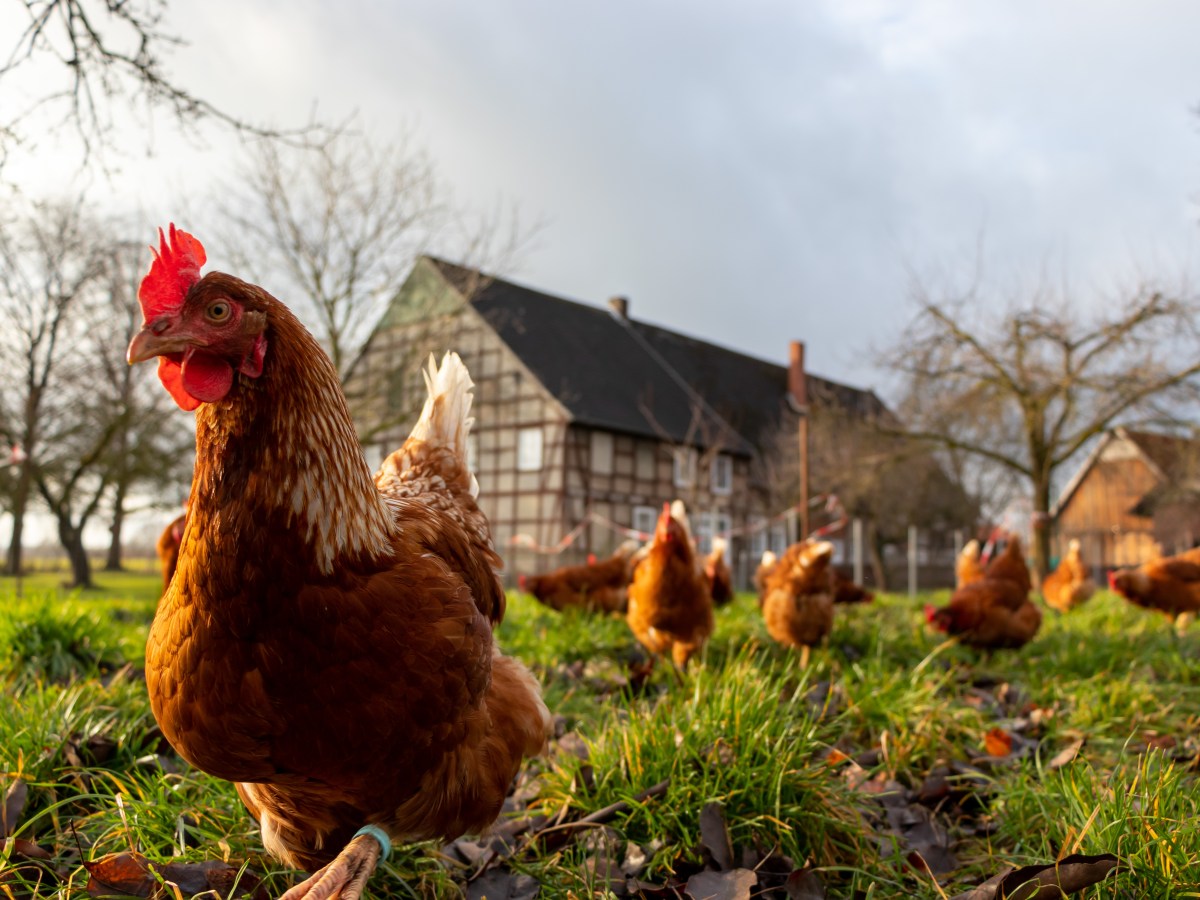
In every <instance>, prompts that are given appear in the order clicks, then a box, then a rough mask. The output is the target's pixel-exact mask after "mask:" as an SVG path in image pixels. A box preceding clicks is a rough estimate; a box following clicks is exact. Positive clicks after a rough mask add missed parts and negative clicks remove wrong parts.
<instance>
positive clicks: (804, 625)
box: [762, 540, 834, 666]
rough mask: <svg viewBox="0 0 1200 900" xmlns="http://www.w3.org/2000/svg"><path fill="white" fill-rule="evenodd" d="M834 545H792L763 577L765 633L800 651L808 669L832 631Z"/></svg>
mask: <svg viewBox="0 0 1200 900" xmlns="http://www.w3.org/2000/svg"><path fill="white" fill-rule="evenodd" d="M832 560H833V544H831V543H829V542H828V541H812V540H807V541H801V542H800V543H798V544H792V546H790V547H788V549H787V550H786V551H784V554H783V556H781V557H780V558H779V561H778V562H777V563H776V564H775V566H774V567H773V568H772V569H771V570H770V571H769V572H768V573H766V575H765V579H764V581H765V585H764V588H765V589H764V592H763V604H762V614H763V621H764V622H765V623H766V626H767V633H768V634H770V635H771V637H773V638H774V639H775V640H777V641H779V643H781V644H784V645H786V646H789V647H799V648H800V665H801V666H806V665H808V657H809V653H810V652H811V650H812V648H813V647H814V646H815V645H817V644H819V643H820V642H821V641H823V640H824V639H825V637H826V636H827V635H828V634H829V631H830V629H831V628H832V627H833V592H834V582H833V570H832V568H831V566H830V563H831V561H832Z"/></svg>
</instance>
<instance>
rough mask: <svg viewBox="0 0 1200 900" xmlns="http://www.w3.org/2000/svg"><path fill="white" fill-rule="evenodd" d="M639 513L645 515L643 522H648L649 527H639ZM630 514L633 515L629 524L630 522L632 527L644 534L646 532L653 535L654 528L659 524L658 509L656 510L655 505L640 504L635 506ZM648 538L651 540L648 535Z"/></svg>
mask: <svg viewBox="0 0 1200 900" xmlns="http://www.w3.org/2000/svg"><path fill="white" fill-rule="evenodd" d="M639 514H641V515H643V516H644V517H645V521H644V523H643V524H646V523H648V524H649V527H648V528H639V527H638V516H639ZM630 516H631V521H630V523H629V524H630V527H631V528H633V530H634V531H640V532H641V533H642V534H645V535H648V536H653V534H654V528H655V526H656V525H657V524H658V510H656V509H655V508H654V507H653V506H642V505H638V506H635V507H634V508H633V511H632V513H631V514H630ZM647 540H649V537H647Z"/></svg>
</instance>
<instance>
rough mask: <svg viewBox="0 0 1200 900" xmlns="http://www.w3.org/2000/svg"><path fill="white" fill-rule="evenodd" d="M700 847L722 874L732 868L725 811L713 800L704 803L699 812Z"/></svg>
mask: <svg viewBox="0 0 1200 900" xmlns="http://www.w3.org/2000/svg"><path fill="white" fill-rule="evenodd" d="M700 845H701V846H702V847H703V848H704V849H705V850H707V851H708V854H709V856H711V857H712V861H713V864H714V865H716V867H717V868H718V869H720V870H721V871H722V872H725V871H728V870H729V869H732V868H733V843H732V841H730V839H729V826H728V825H726V824H725V809H724V807H722V806H721V804H720V803H718V802H717V801H715V800H710V801H709V802H708V803H705V804H704V808H703V809H702V810H700Z"/></svg>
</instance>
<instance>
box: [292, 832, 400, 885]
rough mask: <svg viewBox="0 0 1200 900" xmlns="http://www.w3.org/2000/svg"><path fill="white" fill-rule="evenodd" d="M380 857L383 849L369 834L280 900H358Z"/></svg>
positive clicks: (353, 841) (350, 845) (349, 845)
mask: <svg viewBox="0 0 1200 900" xmlns="http://www.w3.org/2000/svg"><path fill="white" fill-rule="evenodd" d="M382 855H383V846H382V845H381V844H380V842H379V841H378V839H376V838H375V837H373V836H372V835H370V834H359V835H356V836H355V838H354V840H352V841H351V842H350V843H349V844H347V845H346V848H345V849H344V850H342V852H341V853H339V854H338V855H337V858H336V859H334V861H333V862H331V863H330V864H329V865H327V866H325V867H324V868H323V869H320V870H318V871H317V872H314V873H313V874H312V875H310V876H309V877H308V878H306V879H305V880H304V881H302V882H300V883H299V884H298V885H296V886H295V887H293V888H292V889H291V890H289V891H288V892H287V893H286V894H284V895H283V896H282V897H281V898H280V900H358V898H359V897H361V896H362V892H363V886H364V885H365V884H366V883H367V879H368V878H370V877H371V873H372V872H374V871H375V867H376V866H377V865H378V864H379V858H380V856H382Z"/></svg>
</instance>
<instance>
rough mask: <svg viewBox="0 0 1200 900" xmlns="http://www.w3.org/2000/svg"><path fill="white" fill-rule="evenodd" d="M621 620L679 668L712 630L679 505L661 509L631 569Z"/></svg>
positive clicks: (704, 587)
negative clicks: (646, 545)
mask: <svg viewBox="0 0 1200 900" xmlns="http://www.w3.org/2000/svg"><path fill="white" fill-rule="evenodd" d="M625 617H626V621H628V622H629V628H630V630H631V631H633V634H634V637H636V638H637V639H638V641H640V642H641V644H642V646H644V647H645V648H646V649H647V650H649V651H650V653H651V654H653V655H654V656H655V657H658V656H662V655H666V654H670V656H671V659H672V661H674V663H675V665H676V666H677V667H678V668H680V669H682V668H684V667H685V666H687V662H688V660H689V659H691V657H692V656H693V655H694V654H696V653H698V652H699V651H700V648H701V647H703V646H704V643H705V641H707V640H708V638H709V635H711V634H712V630H713V605H712V596H711V595H710V594H709V591H708V580H707V579H706V578H705V577H704V572H703V571H702V570H701V568H700V566H699V565H697V561H696V557H695V553H694V551H693V549H692V539H691V534H690V533H689V530H688V527H687V519H686V514H685V513H684V511H683V507H682V504H679V503H678V502H677V503H676V504H675V505H674V506H671V505H668V504H664V505H663V511H662V514H661V515H660V516H659V517H658V524H657V525H656V527H655V529H654V539H653V540H652V541H651V543H650V546H649V548H648V549H647V550H646V553H645V556H644V557H643V558H642V559H641V561H640V562H638V564H637V567H636V568H635V569H634V570H633V581H632V582H631V583H630V585H629V608H628V610H627V612H626V616H625Z"/></svg>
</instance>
